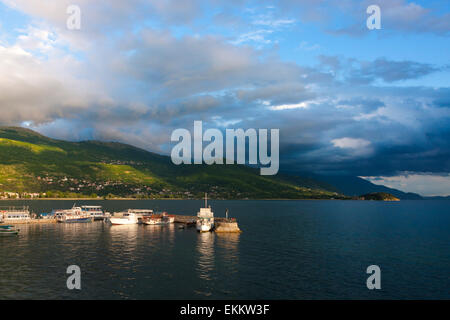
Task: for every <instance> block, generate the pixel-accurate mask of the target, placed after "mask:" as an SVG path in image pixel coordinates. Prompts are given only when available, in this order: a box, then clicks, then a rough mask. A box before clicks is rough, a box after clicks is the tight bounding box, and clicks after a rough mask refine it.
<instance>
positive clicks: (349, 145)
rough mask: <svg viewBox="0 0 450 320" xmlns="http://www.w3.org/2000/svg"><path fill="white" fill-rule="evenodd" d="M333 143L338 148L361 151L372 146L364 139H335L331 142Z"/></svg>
mask: <svg viewBox="0 0 450 320" xmlns="http://www.w3.org/2000/svg"><path fill="white" fill-rule="evenodd" d="M331 143H332V144H333V145H334V146H335V147H336V148H341V149H360V148H366V147H368V146H370V144H371V142H370V141H368V140H364V139H359V138H357V139H355V138H348V137H345V138H340V139H333V140H331Z"/></svg>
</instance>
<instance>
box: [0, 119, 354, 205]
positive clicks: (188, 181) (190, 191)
mask: <svg viewBox="0 0 450 320" xmlns="http://www.w3.org/2000/svg"><path fill="white" fill-rule="evenodd" d="M294 180H295V181H294ZM7 191H8V192H20V193H23V194H25V193H26V194H28V193H40V194H44V193H45V196H46V197H48V196H52V197H77V196H80V195H91V196H93V197H94V196H102V197H143V198H196V197H201V195H202V194H203V192H205V191H207V192H208V193H210V194H211V196H212V197H215V198H223V199H269V198H276V199H284V198H286V199H330V198H346V197H345V196H344V195H342V194H339V193H337V192H335V191H330V190H327V189H326V188H325V187H324V186H323V185H322V184H321V183H317V182H315V181H313V180H310V179H302V178H301V177H296V178H295V179H293V178H292V177H285V176H283V175H280V176H273V177H269V176H260V175H259V169H256V168H250V167H248V166H243V165H234V166H226V165H211V166H208V165H180V166H176V165H174V164H173V163H172V162H171V160H170V157H168V156H163V155H159V154H156V153H153V152H149V151H146V150H144V149H140V148H138V147H135V146H131V145H128V144H123V143H120V142H101V141H95V140H87V141H80V142H69V141H64V140H57V139H52V138H48V137H45V136H43V135H41V134H39V133H37V132H34V131H32V130H29V129H26V128H20V127H0V192H7Z"/></svg>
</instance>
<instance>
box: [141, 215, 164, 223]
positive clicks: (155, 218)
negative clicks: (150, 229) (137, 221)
mask: <svg viewBox="0 0 450 320" xmlns="http://www.w3.org/2000/svg"><path fill="white" fill-rule="evenodd" d="M142 223H143V224H146V225H158V224H162V217H161V216H160V215H159V214H154V215H152V216H150V217H145V218H143V219H142Z"/></svg>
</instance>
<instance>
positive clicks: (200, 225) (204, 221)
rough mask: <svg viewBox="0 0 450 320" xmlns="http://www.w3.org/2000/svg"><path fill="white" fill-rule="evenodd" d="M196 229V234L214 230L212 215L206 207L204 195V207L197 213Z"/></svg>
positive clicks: (206, 201)
mask: <svg viewBox="0 0 450 320" xmlns="http://www.w3.org/2000/svg"><path fill="white" fill-rule="evenodd" d="M196 227H197V231H198V232H208V231H211V230H212V229H213V228H214V213H213V212H212V210H211V207H208V195H207V194H206V193H205V207H204V208H200V211H199V212H198V213H197V222H196Z"/></svg>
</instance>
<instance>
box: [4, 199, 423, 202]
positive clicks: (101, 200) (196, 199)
mask: <svg viewBox="0 0 450 320" xmlns="http://www.w3.org/2000/svg"><path fill="white" fill-rule="evenodd" d="M42 200H52V201H54V200H58V201H63V200H67V201H77V200H80V201H116V200H118V201H124V200H127V201H128V200H134V201H139V200H145V201H147V200H168V201H179V200H204V199H201V198H198V199H193V198H170V199H168V198H154V199H136V198H113V199H103V198H35V199H27V198H19V199H0V202H1V201H42ZM213 200H214V201H312V200H314V201H379V202H399V201H405V200H401V199H400V200H362V199H314V198H311V199H290V198H279V199H277V198H272V199H213ZM411 200H414V201H415V200H427V199H411Z"/></svg>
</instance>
